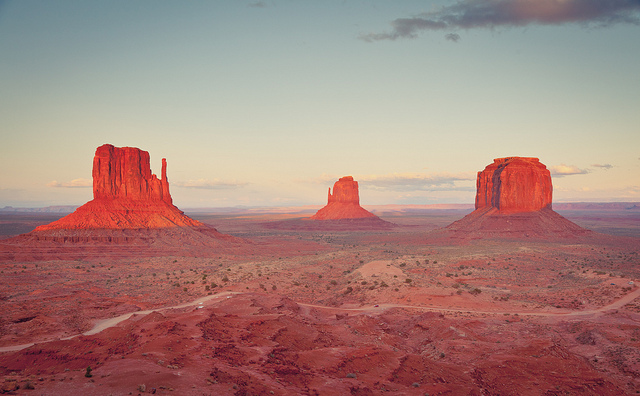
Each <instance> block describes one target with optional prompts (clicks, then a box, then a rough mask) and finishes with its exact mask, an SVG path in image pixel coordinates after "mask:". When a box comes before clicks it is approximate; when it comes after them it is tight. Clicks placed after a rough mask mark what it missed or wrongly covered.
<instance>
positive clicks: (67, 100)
mask: <svg viewBox="0 0 640 396" xmlns="http://www.w3.org/2000/svg"><path fill="white" fill-rule="evenodd" d="M518 1H520V2H524V3H526V2H528V1H532V0H518ZM537 1H539V2H540V3H539V4H543V3H544V2H548V1H549V0H537ZM581 2H584V1H583V0H565V1H564V2H561V3H575V4H577V6H576V7H574V8H572V9H569V11H567V10H564V11H563V12H564V14H562V15H563V16H562V18H560V19H557V18H556V19H553V18H551V19H545V18H547V14H537V15H535V16H534V18H533V19H532V21H528V20H524V21H523V20H517V21H507V22H504V21H502V22H499V23H496V22H495V21H494V22H485V21H481V22H478V21H475V20H471V21H468V20H463V21H458V20H457V19H456V20H455V21H454V22H455V23H452V22H450V21H452V20H454V19H451V18H450V17H451V15H453V14H451V13H452V12H453V11H451V10H452V9H453V8H451V7H458V9H463V10H464V8H465V7H467V6H468V5H469V4H470V3H469V2H468V1H402V2H390V1H348V0H347V1H285V0H283V1H279V0H273V1H263V2H256V1H193V2H180V1H157V0H155V1H142V0H141V1H134V2H132V1H108V2H104V1H79V0H78V1H31V0H21V1H2V0H0V54H1V55H0V76H1V77H0V133H1V142H2V143H1V145H0V169H2V172H1V173H0V207H2V206H5V205H13V206H46V205H60V204H82V203H84V202H86V201H88V200H90V199H91V198H92V195H91V189H90V188H88V187H67V186H70V185H84V184H88V182H90V179H91V165H92V162H91V161H92V158H93V154H94V151H95V149H96V147H98V146H100V145H102V144H104V143H111V144H114V145H116V146H133V147H139V148H141V149H143V150H146V151H149V152H150V154H151V160H152V170H153V171H154V172H158V173H159V171H160V159H161V158H163V157H166V158H167V161H168V174H169V180H170V183H171V191H172V195H173V197H174V202H175V203H176V204H177V205H178V206H179V207H185V208H187V207H198V206H235V205H302V204H324V203H325V199H326V190H327V187H329V186H331V185H332V184H333V182H334V181H335V180H337V178H338V177H341V176H345V175H353V176H354V177H355V178H356V180H359V182H360V190H361V191H360V194H361V202H362V203H363V204H430V203H445V202H457V203H471V202H473V197H474V192H475V173H476V172H477V171H479V170H482V169H483V168H484V167H485V166H486V165H488V164H489V163H491V162H492V161H493V158H497V157H505V156H514V155H521V156H534V157H538V158H540V160H541V161H542V162H543V163H544V164H546V165H547V167H549V168H552V169H553V170H554V173H555V174H556V176H554V178H553V182H554V189H555V191H554V201H556V202H559V201H639V200H640V110H638V109H640V77H639V76H640V75H639V74H638V65H640V26H638V24H637V18H638V16H639V15H640V13H639V10H640V2H633V1H631V2H630V1H625V0H617V1H614V2H613V3H614V4H615V3H620V4H623V3H625V4H626V3H630V4H631V5H630V6H628V8H622V9H621V10H622V11H620V12H618V14H607V13H600V14H598V13H597V12H596V14H595V15H596V17H593V18H592V17H589V18H591V19H589V18H587V19H580V15H582V14H580V11H581V9H580V3H581ZM483 3H486V4H491V3H489V2H487V1H484V0H481V1H476V4H483ZM494 3H495V2H494ZM585 4H586V3H585ZM635 4H637V5H635ZM442 7H445V8H442ZM446 7H448V8H446ZM621 7H622V6H621ZM565 11H566V12H565ZM596 11H597V10H596ZM545 12H546V11H545ZM552 12H555V11H553V10H552ZM465 15H466V14H465ZM567 15H568V16H567ZM575 15H578V17H577V20H578V23H576V22H574V21H575V20H576V19H571V18H572V17H573V16H575ZM590 15H591V14H590ZM454 16H455V15H454ZM621 16H622V17H621ZM447 18H449V19H447ZM563 18H564V19H563ZM551 20H553V23H551V22H550V21H551ZM407 21H408V22H407ZM416 21H417V23H416ZM425 21H426V22H428V23H431V25H429V26H433V25H434V23H436V22H437V23H443V22H442V21H447V23H446V26H445V27H444V28H437V29H432V28H428V29H427V28H415V26H426V25H425V23H426V22H425ZM603 21H605V22H607V23H608V25H607V26H605V27H600V26H598V25H600V24H602V23H603ZM407 23H409V25H407ZM407 32H408V33H407ZM401 33H407V34H404V36H403V35H402V34H401ZM447 35H449V36H447ZM561 166H564V167H563V168H562V167H561ZM561 173H569V175H565V176H562V175H561ZM79 179H80V180H79Z"/></svg>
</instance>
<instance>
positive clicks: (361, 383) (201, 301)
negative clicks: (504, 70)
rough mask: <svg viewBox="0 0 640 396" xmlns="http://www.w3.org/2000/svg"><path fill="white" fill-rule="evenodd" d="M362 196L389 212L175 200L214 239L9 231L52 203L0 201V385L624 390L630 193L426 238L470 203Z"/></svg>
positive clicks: (639, 315)
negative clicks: (338, 223)
mask: <svg viewBox="0 0 640 396" xmlns="http://www.w3.org/2000/svg"><path fill="white" fill-rule="evenodd" d="M370 210H371V211H372V212H373V213H375V214H376V215H378V216H379V217H380V218H381V219H383V220H385V221H387V222H390V223H393V224H395V226H394V227H383V228H380V229H377V228H376V227H371V228H367V227H366V226H365V227H360V228H359V229H354V230H349V229H348V227H330V226H329V227H324V228H323V227H318V226H315V225H313V224H312V223H309V224H312V226H309V227H305V226H304V225H305V224H307V223H305V222H304V221H303V220H300V218H302V217H308V216H309V215H310V214H313V213H314V210H308V211H307V212H309V213H307V212H304V211H303V212H296V211H295V210H293V211H292V210H287V211H284V210H281V211H278V210H275V209H273V210H266V209H265V210H235V211H220V210H219V211H193V212H190V211H188V210H187V211H186V213H187V214H188V215H190V216H191V217H192V218H194V219H196V220H200V221H202V222H204V223H206V224H208V225H211V226H213V227H215V228H216V229H217V230H218V231H220V232H222V233H224V234H229V235H232V236H234V237H236V238H235V239H234V240H233V241H231V242H229V243H226V244H221V245H220V246H204V245H200V244H198V243H196V242H193V243H192V244H190V242H189V241H190V239H189V238H188V236H185V235H182V237H181V236H180V235H179V234H180V231H175V230H174V231H172V233H170V236H169V239H167V237H164V238H158V239H156V235H151V234H149V235H147V236H146V237H145V239H144V243H140V242H139V241H138V242H136V243H131V242H130V241H129V240H128V239H127V238H122V239H121V240H113V241H111V242H105V241H104V240H101V241H97V242H80V243H79V242H72V241H69V242H61V241H58V242H55V243H53V242H46V241H45V242H43V243H38V241H29V242H28V243H27V242H24V241H23V242H20V241H19V240H18V242H16V240H15V239H12V238H10V237H12V236H15V235H16V234H19V233H24V232H28V231H30V230H31V229H33V228H34V227H35V226H37V225H40V224H46V223H48V222H50V221H52V220H55V219H56V218H57V217H61V215H60V216H58V215H56V214H39V213H13V214H6V213H5V214H2V215H1V217H0V234H1V238H3V239H0V279H1V282H0V392H4V393H8V394H38V395H40V394H42V395H129V394H132V395H138V394H148V393H149V394H167V395H170V394H173V395H265V394H266V395H269V394H273V395H300V394H303V395H304V394H308V395H338V394H340V395H342V394H347V395H385V394H393V395H427V394H428V395H445V394H447V395H565V394H571V395H625V394H636V393H640V349H639V347H640V288H638V287H637V285H638V282H640V211H639V210H637V209H615V210H603V209H602V208H599V209H597V210H596V209H590V210H586V209H585V210H579V209H576V208H573V209H567V210H563V209H562V208H561V207H559V208H558V209H556V210H557V211H558V212H559V213H560V214H562V215H564V216H565V217H567V218H568V219H569V220H571V221H573V222H575V223H576V224H578V225H580V226H582V227H585V228H589V229H591V230H593V231H594V232H593V233H590V234H589V235H587V236H581V237H576V238H565V239H562V240H553V239H551V240H542V239H535V238H513V239H508V238H507V239H502V240H495V239H473V240H464V239H443V238H434V237H432V235H433V232H432V231H433V230H436V229H438V228H441V227H445V226H446V225H448V224H450V223H451V222H453V221H455V220H458V219H460V218H462V217H463V216H464V215H466V214H468V213H469V212H470V211H471V209H470V208H463V209H451V208H449V209H425V208H422V207H418V208H411V207H376V208H374V209H370ZM56 216H57V217H56ZM301 224H302V225H301ZM289 225H293V226H291V227H289ZM172 237H175V240H176V241H179V243H180V246H178V247H176V246H170V245H171V242H167V240H169V241H170V240H171V238H172ZM160 239H161V243H160V242H158V241H160Z"/></svg>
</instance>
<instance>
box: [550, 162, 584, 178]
mask: <svg viewBox="0 0 640 396" xmlns="http://www.w3.org/2000/svg"><path fill="white" fill-rule="evenodd" d="M549 170H550V171H551V175H553V176H555V177H563V176H570V175H584V174H587V173H589V170H588V169H580V168H578V167H577V166H575V165H565V164H560V165H556V166H552V167H550V168H549Z"/></svg>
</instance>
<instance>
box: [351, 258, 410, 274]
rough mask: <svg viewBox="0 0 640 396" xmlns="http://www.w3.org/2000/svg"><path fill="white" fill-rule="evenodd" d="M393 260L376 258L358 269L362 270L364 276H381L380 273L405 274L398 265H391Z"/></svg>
mask: <svg viewBox="0 0 640 396" xmlns="http://www.w3.org/2000/svg"><path fill="white" fill-rule="evenodd" d="M391 263H392V261H391V260H376V261H370V262H368V263H366V264H365V265H363V266H362V267H360V268H358V269H357V270H356V271H358V272H360V274H361V275H362V276H365V277H366V276H374V275H375V276H380V275H391V276H393V275H397V276H403V275H404V273H403V272H402V270H401V269H400V268H398V267H394V266H393V265H391Z"/></svg>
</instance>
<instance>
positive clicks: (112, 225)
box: [35, 144, 206, 231]
mask: <svg viewBox="0 0 640 396" xmlns="http://www.w3.org/2000/svg"><path fill="white" fill-rule="evenodd" d="M165 227H206V226H205V225H204V224H202V223H201V222H199V221H196V220H193V219H191V218H189V217H188V216H186V215H185V214H184V213H183V212H182V211H181V210H180V209H178V208H177V207H175V206H174V205H173V204H172V200H171V194H170V193H169V181H168V180H167V161H166V160H165V159H163V160H162V174H161V178H160V179H158V177H157V176H156V175H154V174H152V173H151V167H150V164H149V153H148V152H146V151H143V150H140V149H138V148H134V147H114V146H112V145H110V144H105V145H103V146H100V147H98V148H97V149H96V154H95V156H94V158H93V200H92V201H89V202H87V203H86V204H84V205H82V206H81V207H79V208H78V209H76V211H75V212H73V213H71V214H70V215H68V216H66V217H63V218H62V219H60V220H58V221H55V222H53V223H50V224H47V225H43V226H40V227H38V228H36V229H35V231H45V230H56V229H94V228H98V229H143V228H144V229H149V228H165Z"/></svg>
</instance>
